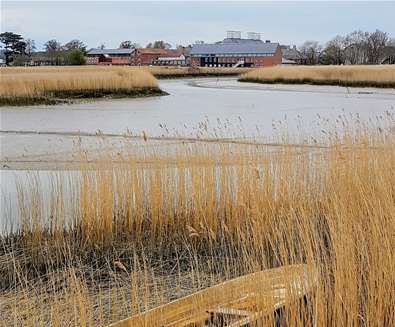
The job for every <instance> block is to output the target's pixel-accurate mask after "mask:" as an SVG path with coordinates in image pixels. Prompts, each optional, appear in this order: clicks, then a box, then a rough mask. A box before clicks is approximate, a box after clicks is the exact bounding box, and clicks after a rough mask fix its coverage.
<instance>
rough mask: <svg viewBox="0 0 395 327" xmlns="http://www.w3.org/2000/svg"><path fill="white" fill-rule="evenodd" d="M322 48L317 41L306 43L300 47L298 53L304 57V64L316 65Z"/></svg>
mask: <svg viewBox="0 0 395 327" xmlns="http://www.w3.org/2000/svg"><path fill="white" fill-rule="evenodd" d="M321 51H322V46H321V45H320V44H319V43H318V42H317V41H306V42H305V43H303V45H302V46H301V47H300V52H301V53H302V54H303V55H304V56H305V57H306V64H308V65H315V64H317V63H318V59H319V56H320V53H321Z"/></svg>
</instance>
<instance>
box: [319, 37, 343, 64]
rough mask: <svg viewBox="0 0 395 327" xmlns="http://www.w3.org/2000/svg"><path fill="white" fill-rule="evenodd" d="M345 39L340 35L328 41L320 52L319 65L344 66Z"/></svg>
mask: <svg viewBox="0 0 395 327" xmlns="http://www.w3.org/2000/svg"><path fill="white" fill-rule="evenodd" d="M344 49H345V39H344V37H343V36H341V35H337V36H336V37H335V38H333V39H332V40H330V41H329V42H328V43H327V44H326V47H325V49H324V50H323V52H322V57H321V63H324V64H330V65H342V64H344V61H345V59H344Z"/></svg>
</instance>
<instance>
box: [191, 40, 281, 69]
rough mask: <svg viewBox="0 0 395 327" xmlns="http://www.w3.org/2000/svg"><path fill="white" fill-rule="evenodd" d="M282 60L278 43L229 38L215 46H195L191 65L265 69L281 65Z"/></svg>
mask: <svg viewBox="0 0 395 327" xmlns="http://www.w3.org/2000/svg"><path fill="white" fill-rule="evenodd" d="M281 59H282V53H281V49H280V46H279V44H278V43H272V42H270V41H269V40H268V41H266V42H264V41H261V40H260V39H250V38H249V39H242V38H241V37H240V38H239V37H237V38H235V37H231V38H229V37H228V38H226V39H224V40H223V41H220V42H217V43H213V44H207V43H199V44H194V45H193V47H192V49H191V52H190V58H189V60H190V61H189V63H190V65H191V66H201V67H265V66H274V65H280V64H281Z"/></svg>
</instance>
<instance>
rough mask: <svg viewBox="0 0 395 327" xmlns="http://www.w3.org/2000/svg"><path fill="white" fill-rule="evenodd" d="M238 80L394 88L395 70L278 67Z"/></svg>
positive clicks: (394, 68)
mask: <svg viewBox="0 0 395 327" xmlns="http://www.w3.org/2000/svg"><path fill="white" fill-rule="evenodd" d="M239 81H240V82H250V83H262V84H310V85H335V86H344V87H376V88H395V67H394V65H376V66H375V65H372V66H367V65H366V66H290V67H284V66H279V67H268V68H261V69H256V70H253V71H250V72H248V73H246V74H243V75H242V76H241V77H240V78H239Z"/></svg>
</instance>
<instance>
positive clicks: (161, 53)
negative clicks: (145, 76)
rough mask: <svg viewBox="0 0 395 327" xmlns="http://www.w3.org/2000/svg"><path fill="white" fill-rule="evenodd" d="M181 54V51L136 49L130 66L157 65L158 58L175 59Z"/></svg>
mask: <svg viewBox="0 0 395 327" xmlns="http://www.w3.org/2000/svg"><path fill="white" fill-rule="evenodd" d="M182 54H183V52H182V49H176V50H175V49H156V48H138V49H135V51H134V53H133V60H132V65H134V66H149V65H153V64H154V63H158V59H159V58H164V57H168V58H176V57H180V56H181V55H182Z"/></svg>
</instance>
